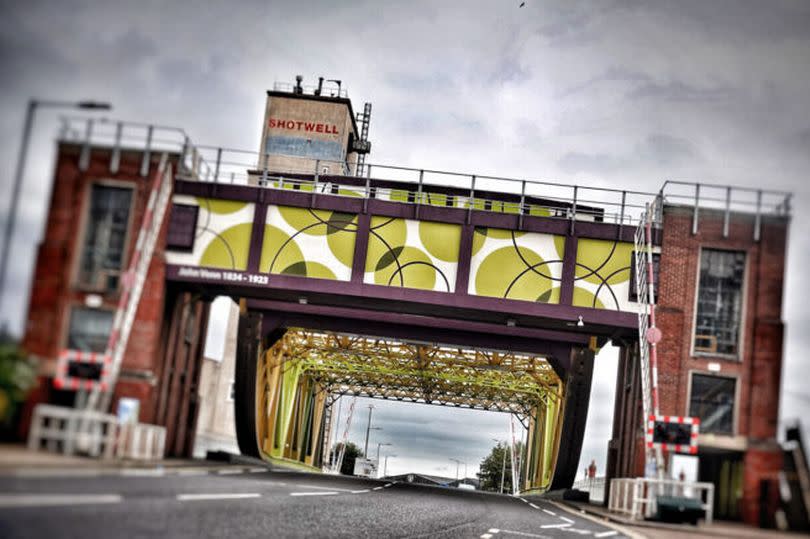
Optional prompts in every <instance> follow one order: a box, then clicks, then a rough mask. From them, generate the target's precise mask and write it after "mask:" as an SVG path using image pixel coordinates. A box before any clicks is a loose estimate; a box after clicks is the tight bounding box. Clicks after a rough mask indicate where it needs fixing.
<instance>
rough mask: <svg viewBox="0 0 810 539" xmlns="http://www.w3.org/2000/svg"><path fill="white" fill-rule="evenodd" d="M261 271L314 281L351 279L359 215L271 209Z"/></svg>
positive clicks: (282, 207) (307, 209) (281, 208)
mask: <svg viewBox="0 0 810 539" xmlns="http://www.w3.org/2000/svg"><path fill="white" fill-rule="evenodd" d="M266 223H267V224H266V226H265V232H264V241H263V243H262V253H261V258H260V261H259V271H261V272H264V273H272V274H280V275H297V276H300V277H310V278H315V279H331V280H341V281H348V280H349V279H350V278H351V272H352V261H353V260H354V245H355V240H356V239H357V215H355V214H350V213H341V212H333V211H328V210H313V209H309V208H296V207H291V206H268V207H267V221H266Z"/></svg>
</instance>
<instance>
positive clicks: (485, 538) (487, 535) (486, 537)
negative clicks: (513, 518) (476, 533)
mask: <svg viewBox="0 0 810 539" xmlns="http://www.w3.org/2000/svg"><path fill="white" fill-rule="evenodd" d="M491 538H492V534H491V533H483V534H481V539H491Z"/></svg>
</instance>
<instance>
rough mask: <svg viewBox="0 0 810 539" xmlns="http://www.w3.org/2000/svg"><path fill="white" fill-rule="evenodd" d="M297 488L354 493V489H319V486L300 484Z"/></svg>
mask: <svg viewBox="0 0 810 539" xmlns="http://www.w3.org/2000/svg"><path fill="white" fill-rule="evenodd" d="M295 486H297V487H301V488H306V489H310V488H314V489H316V490H332V491H337V492H351V491H352V489H350V488H337V487H319V486H317V485H302V484H300V483H299V484H298V485H295Z"/></svg>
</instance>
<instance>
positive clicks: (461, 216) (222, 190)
mask: <svg viewBox="0 0 810 539" xmlns="http://www.w3.org/2000/svg"><path fill="white" fill-rule="evenodd" d="M175 193H177V194H184V195H192V196H198V197H208V198H225V199H228V200H240V201H244V202H259V201H260V200H263V201H265V202H266V203H268V204H279V205H283V206H297V207H301V208H315V209H320V210H331V211H339V212H344V213H362V212H363V200H364V199H362V198H358V197H346V196H335V195H329V194H326V193H323V194H319V195H318V196H317V197H316V199H315V202H314V204H313V203H312V194H311V193H309V192H305V191H295V190H287V189H266V188H261V187H253V186H248V185H233V184H215V183H206V182H191V181H185V180H175ZM413 212H414V208H413V205H410V204H403V203H401V202H391V201H388V200H379V199H370V200H369V201H368V213H371V214H373V215H380V216H384V217H398V218H402V219H412V218H413ZM419 212H420V219H422V220H425V221H437V222H443V223H455V224H466V218H467V210H466V209H464V208H450V207H444V206H429V205H424V204H423V205H422V207H421V209H420V210H419ZM518 219H519V216H518V215H513V214H506V213H497V212H488V211H478V210H474V211H473V212H472V220H471V223H470V224H472V225H474V226H483V227H490V228H506V229H513V230H517V225H518ZM522 231H525V232H539V233H543V234H556V235H560V236H564V235H567V234H568V233H569V232H570V225H569V221H568V220H566V219H559V218H557V219H555V218H551V217H540V216H536V215H524V216H523V229H522ZM634 233H635V229H634V227H628V226H625V227H622V228H621V229H620V227H619V225H616V224H612V223H600V222H589V221H577V226H576V233H575V236H576V237H581V238H593V239H602V240H616V239H619V240H621V241H627V242H632V241H633V239H634Z"/></svg>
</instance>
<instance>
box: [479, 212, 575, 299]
mask: <svg viewBox="0 0 810 539" xmlns="http://www.w3.org/2000/svg"><path fill="white" fill-rule="evenodd" d="M564 250H565V237H563V236H555V235H552V234H539V233H536V232H518V231H514V230H502V229H498V228H485V227H476V228H475V233H474V234H473V245H472V259H471V260H470V285H469V290H468V292H469V293H470V294H475V295H478V296H489V297H493V298H506V299H518V300H523V301H535V302H541V303H559V302H560V281H561V278H562V260H563V254H564Z"/></svg>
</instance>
